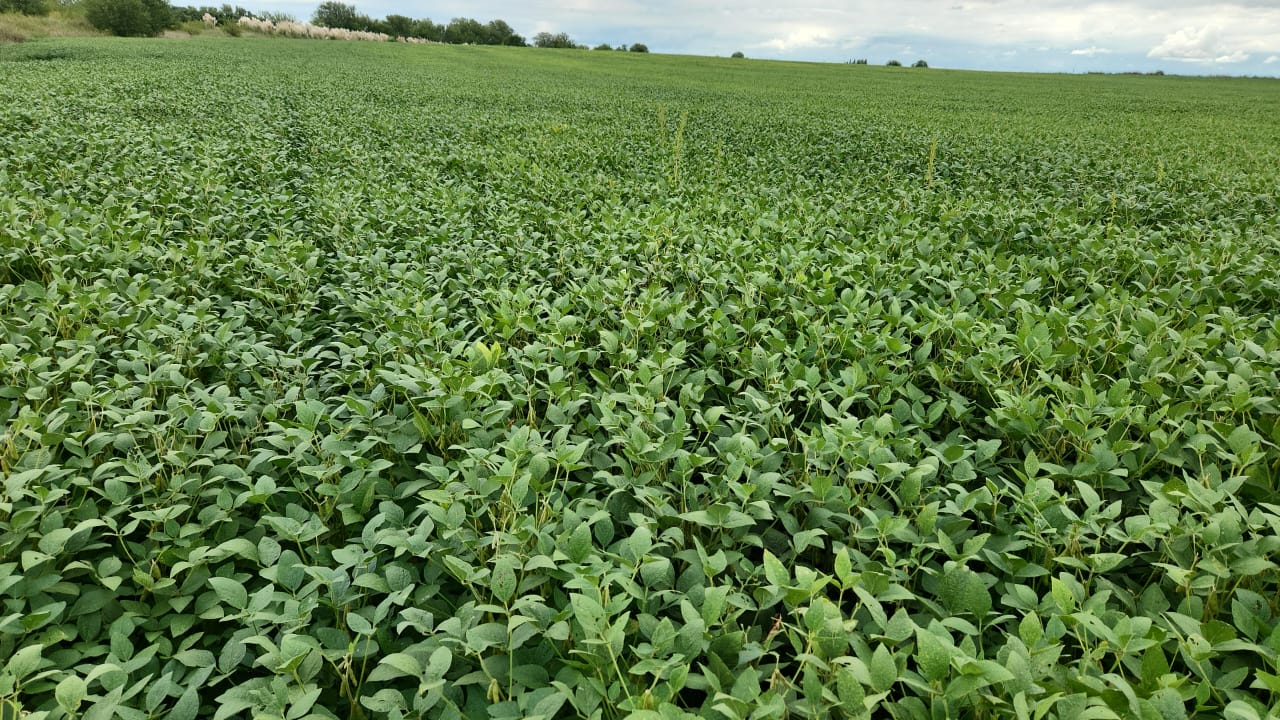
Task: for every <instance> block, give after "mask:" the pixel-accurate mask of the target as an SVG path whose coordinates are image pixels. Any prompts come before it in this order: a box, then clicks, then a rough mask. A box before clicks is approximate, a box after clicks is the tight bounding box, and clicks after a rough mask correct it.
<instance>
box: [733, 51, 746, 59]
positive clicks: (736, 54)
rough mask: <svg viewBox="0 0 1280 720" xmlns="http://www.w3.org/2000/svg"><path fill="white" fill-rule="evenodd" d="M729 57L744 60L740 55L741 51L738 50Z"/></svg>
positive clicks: (743, 56)
mask: <svg viewBox="0 0 1280 720" xmlns="http://www.w3.org/2000/svg"><path fill="white" fill-rule="evenodd" d="M729 57H734V58H738V59H742V58H745V57H746V55H743V54H742V51H741V50H739V51H738V52H736V53H734V54H732V55H730V56H729Z"/></svg>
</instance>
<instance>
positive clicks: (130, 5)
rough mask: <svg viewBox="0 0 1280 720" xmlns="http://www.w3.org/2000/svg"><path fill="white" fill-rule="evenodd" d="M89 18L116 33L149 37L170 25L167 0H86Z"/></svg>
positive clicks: (91, 23) (99, 25) (171, 19)
mask: <svg viewBox="0 0 1280 720" xmlns="http://www.w3.org/2000/svg"><path fill="white" fill-rule="evenodd" d="M84 5H85V19H87V20H88V21H89V24H90V25H93V26H94V27H96V28H98V29H99V30H106V31H107V32H110V33H111V34H112V35H121V36H138V37H149V36H151V35H156V34H159V32H160V31H161V30H164V29H165V28H167V27H169V24H170V23H171V22H172V21H173V15H172V14H171V12H170V10H169V3H168V1H167V0H85V3H84Z"/></svg>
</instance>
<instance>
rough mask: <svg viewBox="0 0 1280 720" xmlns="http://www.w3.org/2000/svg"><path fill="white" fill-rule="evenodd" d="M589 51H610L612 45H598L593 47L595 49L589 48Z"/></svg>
mask: <svg viewBox="0 0 1280 720" xmlns="http://www.w3.org/2000/svg"><path fill="white" fill-rule="evenodd" d="M591 49H592V50H612V49H613V46H612V45H610V44H609V43H600V44H599V45H597V46H595V47H593V48H591Z"/></svg>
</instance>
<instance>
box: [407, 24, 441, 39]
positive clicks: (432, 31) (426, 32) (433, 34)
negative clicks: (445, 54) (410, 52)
mask: <svg viewBox="0 0 1280 720" xmlns="http://www.w3.org/2000/svg"><path fill="white" fill-rule="evenodd" d="M409 37H420V38H422V39H423V40H435V41H436V42H440V41H442V40H444V26H443V25H441V24H440V23H435V22H431V21H430V20H427V19H425V18H424V19H422V20H414V21H413V27H412V28H411V29H410V30H409Z"/></svg>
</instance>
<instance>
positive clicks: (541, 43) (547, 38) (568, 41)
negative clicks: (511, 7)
mask: <svg viewBox="0 0 1280 720" xmlns="http://www.w3.org/2000/svg"><path fill="white" fill-rule="evenodd" d="M533 44H534V46H536V47H540V48H576V47H578V44H577V43H575V42H574V41H573V39H572V38H570V37H569V33H554V34H553V33H549V32H540V33H538V34H537V35H534V36H533Z"/></svg>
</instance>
